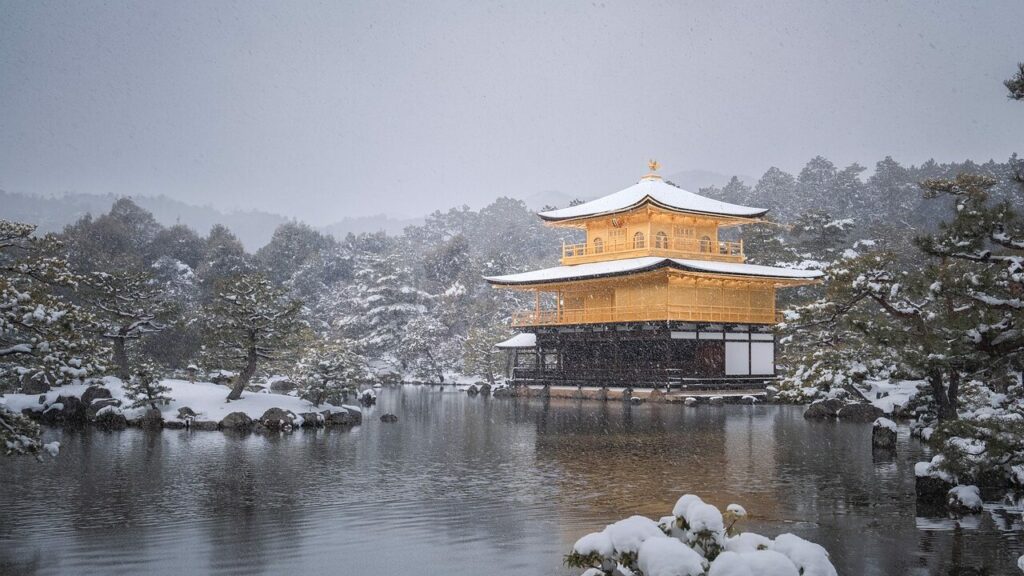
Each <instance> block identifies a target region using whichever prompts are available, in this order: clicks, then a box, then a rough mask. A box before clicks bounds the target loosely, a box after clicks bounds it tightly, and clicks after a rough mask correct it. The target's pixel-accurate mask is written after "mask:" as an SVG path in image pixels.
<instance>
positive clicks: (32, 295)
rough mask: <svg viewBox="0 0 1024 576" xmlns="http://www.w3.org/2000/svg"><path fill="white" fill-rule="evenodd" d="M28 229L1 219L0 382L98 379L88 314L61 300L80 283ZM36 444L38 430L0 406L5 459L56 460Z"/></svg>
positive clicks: (49, 244) (40, 386)
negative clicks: (39, 457) (88, 335)
mask: <svg viewBox="0 0 1024 576" xmlns="http://www.w3.org/2000/svg"><path fill="white" fill-rule="evenodd" d="M34 231H35V226H32V225H30V224H21V223H17V222H10V221H7V220H0V382H6V383H11V384H14V385H15V386H16V387H19V388H21V389H22V390H23V391H26V392H41V391H44V390H46V389H48V388H49V387H50V386H53V385H58V384H63V383H67V382H69V381H72V380H75V379H81V378H84V377H86V376H88V375H90V374H92V373H95V372H97V371H98V370H99V369H100V368H101V365H100V359H101V358H102V356H103V351H102V350H98V349H95V348H93V347H91V346H90V342H89V340H88V339H87V338H84V337H83V332H84V331H85V330H86V329H87V327H88V326H89V324H90V322H91V318H90V317H89V315H88V314H87V313H86V312H85V311H83V310H82V309H81V308H79V307H78V306H75V305H73V304H72V303H70V302H68V301H67V300H66V299H65V298H63V297H62V296H61V293H62V292H63V291H69V290H74V289H75V288H76V287H77V286H78V285H79V283H80V281H81V277H80V276H78V275H76V274H74V273H73V272H72V271H71V269H70V267H69V266H68V263H67V261H66V260H65V259H63V258H61V257H60V256H59V255H58V252H59V248H60V244H59V243H58V242H57V241H56V240H55V238H54V237H52V236H47V237H45V238H35V237H33V235H32V233H33V232H34ZM56 446H57V445H56V444H49V445H44V444H42V442H40V440H39V426H37V425H36V424H35V423H34V422H32V421H30V420H29V419H28V418H26V417H25V416H22V415H21V414H18V413H16V412H13V411H11V410H10V409H8V408H7V407H6V406H4V405H3V404H2V403H0V447H2V450H3V452H4V453H5V454H8V455H10V454H36V455H38V454H40V453H42V452H43V451H47V452H50V453H51V454H56V450H57V448H56Z"/></svg>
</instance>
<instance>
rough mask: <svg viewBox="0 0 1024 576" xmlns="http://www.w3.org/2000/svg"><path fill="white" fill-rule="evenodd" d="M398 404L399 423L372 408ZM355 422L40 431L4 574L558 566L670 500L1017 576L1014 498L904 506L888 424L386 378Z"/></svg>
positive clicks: (893, 570) (927, 560)
mask: <svg viewBox="0 0 1024 576" xmlns="http://www.w3.org/2000/svg"><path fill="white" fill-rule="evenodd" d="M382 412H393V413H395V414H397V415H398V416H399V422H398V423H397V424H382V423H380V422H379V421H378V419H377V415H378V413H382ZM364 422H365V423H364V425H363V426H360V427H357V428H355V429H352V430H350V431H337V430H328V431H317V432H312V431H310V432H306V431H300V432H297V433H294V434H291V435H268V436H264V435H255V434H249V435H225V434H222V433H219V432H196V433H189V432H185V431H165V432H163V433H146V432H142V431H139V430H128V431H124V432H120V433H103V432H98V431H93V430H85V431H61V430H49V431H48V432H47V434H48V436H49V437H50V438H51V439H60V440H61V441H62V442H63V444H64V447H63V449H62V450H61V455H60V457H59V458H57V459H55V460H52V461H47V462H43V463H37V462H35V461H33V460H27V459H5V460H3V465H2V466H0V486H2V488H3V489H2V490H0V573H16V574H66V573H75V574H107V573H111V572H123V573H135V572H147V573H155V574H181V573H211V574H237V573H241V572H245V573H282V572H289V573H290V572H295V571H310V572H320V573H339V572H346V571H347V572H353V573H366V574H370V573H375V574H397V573H416V572H417V571H421V570H422V569H423V568H424V567H425V566H429V567H430V570H429V571H430V572H435V573H445V574H451V575H459V574H466V575H471V574H472V575H476V574H480V573H481V568H483V569H485V570H486V572H487V573H488V574H560V573H565V574H568V573H570V572H568V571H566V570H565V569H564V568H563V567H562V565H561V562H562V556H563V555H564V554H565V553H566V552H567V551H568V549H569V548H570V547H571V545H572V543H573V542H574V541H575V540H576V539H577V538H578V537H579V536H581V535H583V534H585V533H588V532H592V531H594V530H599V529H601V528H602V527H603V526H604V525H605V524H608V523H610V522H612V521H615V520H618V519H620V518H624V517H626V516H629V515H631V514H645V515H648V516H652V517H653V516H657V515H660V514H662V513H664V511H665V510H667V509H671V507H672V504H673V503H674V502H675V500H676V499H677V498H678V497H679V495H681V494H683V493H686V492H693V493H698V494H701V496H702V497H704V498H705V499H706V500H707V501H709V502H712V503H714V504H716V505H719V506H725V505H726V504H729V503H730V502H740V503H742V504H743V505H744V506H745V507H746V508H747V510H748V511H749V512H750V513H751V515H752V518H751V519H750V520H749V521H748V522H747V526H748V528H749V529H750V530H751V531H755V532H759V533H762V534H765V535H769V536H774V535H777V534H779V533H783V532H793V533H796V534H798V535H800V536H802V537H804V538H807V539H808V540H811V541H813V542H817V543H820V544H822V545H823V546H825V547H826V548H827V549H828V550H829V551H830V552H831V554H832V556H833V560H834V562H835V564H836V567H837V568H838V569H839V571H840V573H841V574H878V575H888V574H958V573H959V574H965V573H969V572H966V569H967V568H983V569H987V570H988V573H992V574H1000V573H1013V572H1012V569H1013V567H1014V564H1015V559H1016V557H1017V556H1018V555H1020V554H1021V553H1024V544H1022V541H1021V524H1020V515H1019V513H1016V512H1012V511H1010V512H998V511H995V512H991V513H988V512H987V513H985V514H983V515H980V516H977V517H974V518H968V519H965V520H963V521H961V522H959V523H958V522H954V521H952V520H949V519H948V518H945V516H943V515H941V514H940V515H939V516H938V517H936V516H935V515H934V513H932V514H929V513H928V512H927V511H919V510H918V509H917V507H916V505H915V501H914V497H913V480H914V479H913V463H914V462H915V461H917V460H918V459H919V456H920V455H921V454H922V452H923V450H924V449H923V448H922V447H921V446H920V445H918V444H917V443H916V442H911V441H910V440H909V439H908V438H906V437H905V435H904V436H901V438H900V444H899V446H898V450H897V452H896V453H895V454H891V453H878V452H872V450H871V443H870V426H867V425H857V424H845V423H827V422H808V421H805V420H804V419H803V418H802V416H801V410H800V409H799V408H796V407H779V406H721V407H710V406H702V407H699V408H685V407H682V406H678V405H657V404H643V405H638V406H632V405H629V404H624V403H621V402H607V403H600V402H594V401H573V400H561V399H552V400H546V401H545V400H541V399H496V398H487V397H482V396H481V397H476V398H470V397H468V396H467V395H465V394H463V393H459V392H456V391H454V390H453V389H452V388H451V387H449V388H448V389H447V391H445V392H439V391H438V390H437V389H436V388H425V387H423V388H421V387H413V386H409V387H404V388H402V389H398V390H385V391H383V393H382V394H381V395H380V397H379V400H378V405H377V406H376V407H374V408H372V409H371V410H370V411H369V412H368V413H367V414H366V418H365V420H364Z"/></svg>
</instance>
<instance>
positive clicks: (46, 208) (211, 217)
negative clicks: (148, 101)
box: [0, 190, 289, 250]
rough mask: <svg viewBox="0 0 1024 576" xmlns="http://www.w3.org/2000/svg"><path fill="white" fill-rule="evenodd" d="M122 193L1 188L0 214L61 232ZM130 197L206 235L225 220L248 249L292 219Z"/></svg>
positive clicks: (167, 222) (160, 217)
mask: <svg viewBox="0 0 1024 576" xmlns="http://www.w3.org/2000/svg"><path fill="white" fill-rule="evenodd" d="M120 197H121V196H117V195H114V194H105V195H98V194H62V195H56V196H33V195H28V194H13V193H11V192H4V191H2V190H0V207H2V208H0V218H5V219H8V220H16V221H19V222H28V223H32V224H35V225H37V226H38V227H39V228H38V230H39V232H41V233H47V232H60V231H61V230H63V229H64V227H65V226H67V225H68V224H72V223H74V222H75V221H77V220H78V219H79V218H81V217H82V216H85V215H86V214H92V215H94V216H95V215H99V214H104V213H106V212H108V211H109V210H110V206H111V205H113V203H114V201H116V200H117V199H118V198H120ZM130 198H131V199H132V201H134V202H135V203H136V204H138V205H139V206H140V207H141V208H144V209H146V210H148V211H149V212H152V213H153V217H154V218H156V220H157V222H159V223H161V224H163V225H164V226H171V225H174V224H179V223H181V224H185V225H187V226H188V227H189V228H192V229H194V230H195V231H196V232H199V233H200V234H204V235H205V234H206V233H207V232H209V231H210V228H211V227H212V226H213V225H214V224H223V225H224V226H227V227H228V228H229V229H230V230H231V231H232V232H234V233H235V235H236V236H238V239H239V240H241V241H242V244H244V245H245V247H246V248H247V249H248V250H256V249H257V248H259V247H260V246H263V245H264V244H266V243H267V242H269V241H270V237H271V235H273V233H274V229H275V228H277V227H278V226H280V225H281V224H283V223H285V222H288V221H289V219H288V218H286V217H284V216H281V215H280V214H271V213H269V212H260V211H258V210H247V211H233V212H221V211H220V210H217V209H216V208H213V207H212V206H194V205H192V204H187V203H185V202H181V201H179V200H174V199H173V198H168V197H166V196H131V197H130Z"/></svg>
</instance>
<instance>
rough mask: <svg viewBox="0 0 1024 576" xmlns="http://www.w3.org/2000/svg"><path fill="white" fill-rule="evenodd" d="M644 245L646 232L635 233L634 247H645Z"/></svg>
mask: <svg viewBox="0 0 1024 576" xmlns="http://www.w3.org/2000/svg"><path fill="white" fill-rule="evenodd" d="M643 247H644V233H643V232H637V233H636V234H633V248H643Z"/></svg>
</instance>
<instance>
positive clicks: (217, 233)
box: [196, 224, 254, 301]
mask: <svg viewBox="0 0 1024 576" xmlns="http://www.w3.org/2000/svg"><path fill="white" fill-rule="evenodd" d="M253 270H254V266H253V263H252V257H251V256H249V255H248V254H247V253H246V252H245V247H244V246H242V242H241V241H239V240H238V237H237V236H235V235H234V234H233V233H232V232H231V230H228V229H227V227H225V226H222V225H220V224H216V225H214V226H213V227H212V228H210V233H209V234H208V235H207V237H206V249H205V251H204V253H203V260H202V263H201V264H200V265H199V267H198V268H197V269H196V273H197V274H198V275H199V278H200V287H201V290H202V295H203V300H204V301H209V300H211V299H213V298H214V297H215V296H216V293H217V286H218V284H220V283H221V282H222V281H223V280H224V279H226V278H230V277H232V276H237V275H241V274H247V273H250V272H252V271H253Z"/></svg>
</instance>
